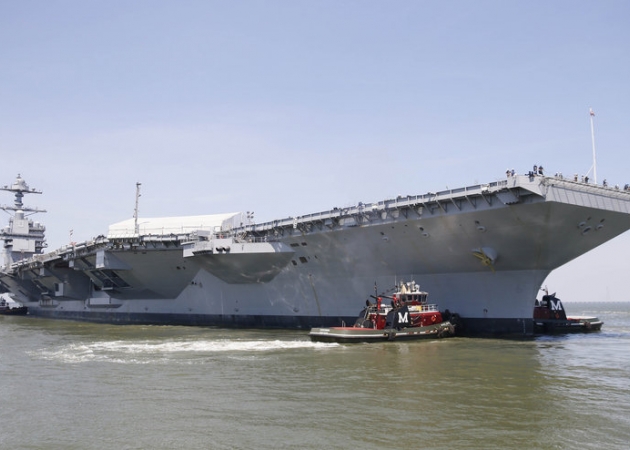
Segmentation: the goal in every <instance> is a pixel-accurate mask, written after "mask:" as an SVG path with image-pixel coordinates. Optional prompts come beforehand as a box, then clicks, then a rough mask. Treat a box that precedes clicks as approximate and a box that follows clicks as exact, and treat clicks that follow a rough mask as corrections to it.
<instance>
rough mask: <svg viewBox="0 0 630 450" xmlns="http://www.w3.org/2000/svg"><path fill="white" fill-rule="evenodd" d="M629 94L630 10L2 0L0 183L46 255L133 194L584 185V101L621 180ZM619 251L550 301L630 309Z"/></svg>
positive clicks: (222, 207)
mask: <svg viewBox="0 0 630 450" xmlns="http://www.w3.org/2000/svg"><path fill="white" fill-rule="evenodd" d="M629 81H630V2H628V1H626V0H623V1H606V0H603V1H579V0H571V1H548V0H545V1H537V0H530V1H509V0H500V1H479V0H475V1H472V0H470V1H448V0H442V1H421V0H416V1H396V0H394V1H384V0H383V1H366V0H361V1H341V0H334V1H319V0H318V1H315V0H311V1H297V0H291V1H289V0H287V1H227V0H226V1H210V0H204V1H185V0H184V1H181V0H180V1H157V0H150V1H148V0H147V1H132V0H126V1H116V0H109V1H54V0H52V1H51V0H46V1H28V0H26V1H14V0H0V156H1V159H0V161H1V164H0V184H1V185H4V184H10V183H12V182H13V181H14V180H15V177H16V175H17V174H18V173H20V174H22V176H23V177H24V178H25V180H26V181H27V182H28V183H29V185H30V186H31V187H34V188H37V189H41V190H43V191H44V194H43V195H31V196H27V197H26V199H25V203H26V204H27V205H30V206H38V207H40V208H45V209H47V210H48V213H46V214H39V215H36V216H33V217H34V218H35V219H36V220H40V221H42V222H43V223H44V224H45V225H46V226H47V236H48V242H49V248H50V249H55V248H57V247H59V246H61V245H65V244H66V243H68V242H69V240H70V234H69V233H70V230H71V229H72V230H74V234H73V237H72V239H73V240H75V241H81V240H85V239H89V238H91V237H94V236H96V235H99V234H104V233H106V231H107V227H108V225H109V224H111V223H114V222H118V221H121V220H124V219H128V218H131V217H132V215H133V209H134V201H135V200H134V196H135V183H136V182H141V183H142V197H141V199H140V200H141V201H140V215H141V216H145V217H155V216H171V215H195V214H212V213H225V212H236V211H248V210H249V211H251V210H253V211H255V218H256V221H258V222H260V221H267V220H271V219H277V218H284V217H289V216H296V215H302V214H307V213H310V212H315V211H320V210H327V209H330V208H332V207H335V206H348V205H352V204H356V203H358V202H359V201H363V202H371V201H378V200H382V199H385V198H389V197H393V196H396V195H398V194H421V193H424V192H427V191H437V190H441V189H445V188H446V187H451V188H452V187H460V186H464V185H470V184H476V183H480V182H489V181H494V180H496V179H499V178H503V176H504V173H505V170H506V168H514V169H515V170H516V171H517V172H521V173H522V172H524V171H527V170H529V169H530V168H531V167H532V165H533V164H542V165H544V167H545V168H546V169H547V172H557V171H559V172H562V173H564V174H573V173H579V174H586V173H587V172H588V171H589V169H590V168H591V165H592V148H591V130H590V123H589V108H593V110H594V111H595V113H596V117H595V139H596V148H597V160H598V165H597V175H598V181H600V182H601V181H602V180H603V179H604V178H606V179H607V180H608V182H609V183H610V184H620V185H622V186H623V185H624V184H625V183H628V182H630V171H629V170H628V169H629V166H630V164H629V160H630V152H628V143H629V142H630V126H629V124H630V83H629ZM12 201H13V199H12V198H11V195H10V194H8V193H2V196H1V197H0V204H11V203H12ZM7 219H8V215H5V218H4V219H2V222H3V223H6V220H7ZM629 250H630V235H629V234H628V233H627V234H625V235H623V236H622V237H620V238H618V239H616V240H614V241H612V242H611V243H609V244H607V245H605V246H603V247H600V248H599V249H597V250H595V251H593V252H591V253H589V254H587V255H585V256H583V257H581V258H579V259H578V260H576V261H575V262H573V263H570V264H569V265H567V266H565V267H563V268H561V269H559V270H558V271H557V272H556V273H554V274H552V275H551V277H550V278H549V279H548V284H549V286H550V289H552V290H554V291H558V296H559V297H561V298H562V299H563V300H565V301H574V300H580V301H586V300H598V299H601V300H613V301H615V300H630V295H628V294H627V291H628V288H630V283H628V282H627V281H626V280H628V274H629V273H630V262H629V261H628V255H629Z"/></svg>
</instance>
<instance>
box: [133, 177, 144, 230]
mask: <svg viewBox="0 0 630 450" xmlns="http://www.w3.org/2000/svg"><path fill="white" fill-rule="evenodd" d="M141 185H142V183H136V208H135V209H134V210H133V225H134V226H133V229H134V231H135V233H136V234H137V235H139V234H140V228H139V227H138V201H139V199H140V186H141Z"/></svg>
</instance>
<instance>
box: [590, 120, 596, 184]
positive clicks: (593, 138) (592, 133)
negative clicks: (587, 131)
mask: <svg viewBox="0 0 630 450" xmlns="http://www.w3.org/2000/svg"><path fill="white" fill-rule="evenodd" d="M590 116H591V141H592V143H593V181H594V182H595V184H597V158H596V156H595V127H594V126H593V117H595V113H594V112H593V108H590Z"/></svg>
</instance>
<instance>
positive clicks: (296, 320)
mask: <svg viewBox="0 0 630 450" xmlns="http://www.w3.org/2000/svg"><path fill="white" fill-rule="evenodd" d="M30 315H32V316H38V317H45V318H51V319H65V320H82V321H88V322H96V323H109V324H119V325H185V326H208V327H210V326H215V327H225V328H281V329H302V330H310V329H311V328H313V327H334V326H339V325H342V324H344V323H345V324H346V325H352V324H354V322H355V320H356V317H317V316H279V315H217V314H207V315H202V314H149V313H114V312H106V311H102V312H101V311H96V312H84V311H57V310H47V309H44V308H41V309H35V310H33V311H31V312H30ZM533 334H534V321H533V319H470V318H469V319H467V318H463V317H462V318H460V325H459V326H458V327H457V330H456V335H457V336H486V337H510V336H513V337H526V336H532V335H533Z"/></svg>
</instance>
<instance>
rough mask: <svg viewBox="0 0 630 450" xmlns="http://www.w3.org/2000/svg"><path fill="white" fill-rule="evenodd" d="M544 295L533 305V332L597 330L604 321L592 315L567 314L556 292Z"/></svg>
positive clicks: (546, 292)
mask: <svg viewBox="0 0 630 450" xmlns="http://www.w3.org/2000/svg"><path fill="white" fill-rule="evenodd" d="M544 291H545V295H543V297H542V299H541V300H540V301H539V300H536V304H535V306H534V332H535V333H541V334H550V333H573V332H576V331H577V332H590V331H599V330H601V328H602V325H603V324H604V322H602V321H601V320H599V319H598V318H597V317H593V316H567V313H566V311H565V310H564V307H563V306H562V302H561V301H560V299H559V298H558V297H556V294H555V293H553V294H549V292H548V291H547V289H546V288H545V289H544Z"/></svg>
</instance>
